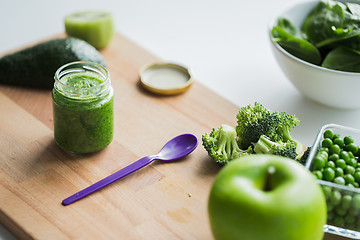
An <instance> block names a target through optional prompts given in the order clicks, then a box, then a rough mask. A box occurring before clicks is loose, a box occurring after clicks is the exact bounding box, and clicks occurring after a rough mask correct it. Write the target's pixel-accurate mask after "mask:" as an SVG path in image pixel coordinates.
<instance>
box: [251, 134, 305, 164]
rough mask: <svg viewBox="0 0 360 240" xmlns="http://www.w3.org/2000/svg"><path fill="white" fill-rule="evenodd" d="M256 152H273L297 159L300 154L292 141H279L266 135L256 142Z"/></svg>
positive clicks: (273, 153)
mask: <svg viewBox="0 0 360 240" xmlns="http://www.w3.org/2000/svg"><path fill="white" fill-rule="evenodd" d="M254 145H255V146H254V152H255V153H256V154H260V153H262V154H272V155H279V156H284V157H288V158H291V159H296V157H297V156H298V154H297V152H296V145H295V143H294V142H292V141H287V142H282V141H277V142H274V141H272V140H271V139H270V138H268V137H267V136H265V135H262V136H261V137H260V138H259V141H258V142H257V143H255V144H254Z"/></svg>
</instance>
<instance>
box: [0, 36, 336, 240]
mask: <svg viewBox="0 0 360 240" xmlns="http://www.w3.org/2000/svg"><path fill="white" fill-rule="evenodd" d="M61 36H63V35H59V36H55V37H61ZM101 53H102V54H103V56H104V57H105V61H106V63H107V68H108V70H109V72H110V75H111V79H112V85H113V88H114V91H115V137H114V140H113V142H112V143H111V144H110V146H109V147H107V148H106V149H105V150H103V151H101V152H98V153H96V154H90V155H81V156H78V155H71V154H67V153H65V152H63V151H62V150H60V149H59V148H58V147H57V146H56V144H55V142H54V139H53V126H52V125H53V123H52V100H51V95H50V91H46V90H34V89H22V88H16V87H9V86H0V222H1V223H2V224H3V225H4V226H5V227H7V228H8V229H9V230H10V231H11V232H12V233H13V234H14V235H16V236H17V237H19V238H20V239H129V240H130V239H154V240H160V239H164V240H169V239H186V240H191V239H201V240H204V239H212V235H211V232H210V228H209V223H208V216H207V209H206V207H207V198H208V193H209V190H210V187H211V184H212V182H213V179H214V177H215V175H216V174H217V172H218V171H219V170H220V168H219V166H218V165H216V164H215V163H213V161H212V160H210V158H209V157H208V156H207V153H206V152H205V150H204V149H203V147H202V146H201V135H202V134H203V133H205V132H210V131H211V129H212V128H213V127H217V126H219V125H220V124H222V123H227V124H231V125H235V124H236V119H235V116H236V113H237V111H238V107H237V106H235V105H233V104H231V103H229V102H228V101H226V100H225V99H223V98H222V97H220V96H218V95H217V94H216V93H214V92H212V91H210V90H209V89H207V88H206V87H205V86H203V85H201V84H200V83H199V82H196V81H195V83H194V84H193V86H192V87H191V88H190V89H189V90H188V91H187V92H185V93H183V94H181V95H176V96H170V97H169V96H168V97H162V96H157V95H154V94H151V93H148V92H146V91H145V90H143V89H142V88H141V87H140V85H139V76H138V71H139V69H140V68H141V67H142V66H144V65H145V64H148V63H152V62H157V61H160V59H159V58H157V57H156V56H154V55H152V54H150V53H148V52H147V51H145V50H144V49H142V48H141V47H139V46H137V45H136V44H134V43H132V42H131V41H129V40H128V39H126V38H124V37H123V36H121V35H119V34H117V35H116V36H115V38H114V39H113V41H112V43H111V45H110V46H109V47H108V48H106V49H105V50H103V51H101ZM195 80H196V76H195ZM245 104H246V105H247V104H250V103H244V105H245ZM182 133H193V134H195V135H196V136H197V137H198V138H199V140H200V141H199V143H200V144H199V146H198V148H197V149H196V150H195V151H194V152H193V153H191V154H190V155H189V156H187V157H185V158H183V159H181V160H179V161H176V162H172V163H163V162H153V163H152V164H150V165H149V166H147V167H145V168H143V169H141V170H139V171H137V172H135V173H133V174H132V175H129V176H128V177H126V178H124V179H122V180H120V181H118V182H115V183H114V184H112V185H110V186H108V187H106V188H105V189H103V190H100V191H99V192H97V193H95V194H93V195H91V196H89V197H87V198H84V199H82V200H80V201H78V202H76V203H74V204H72V205H69V206H66V207H64V206H62V205H61V201H62V200H63V199H64V198H66V197H68V196H69V195H72V194H73V193H75V192H77V191H79V190H81V189H83V188H85V187H87V186H89V185H90V184H92V183H94V182H96V181H98V180H100V179H102V178H104V177H106V176H108V175H109V174H111V173H113V172H115V171H117V170H119V169H120V168H123V167H125V166H126V165H128V164H130V163H132V162H134V161H136V160H137V159H139V158H141V157H143V156H146V155H150V154H155V153H157V152H158V151H159V150H160V149H161V147H162V146H163V144H164V143H165V142H166V141H167V140H169V139H171V138H173V137H174V136H176V135H178V134H182ZM327 239H331V237H329V236H327ZM334 239H335V238H334Z"/></svg>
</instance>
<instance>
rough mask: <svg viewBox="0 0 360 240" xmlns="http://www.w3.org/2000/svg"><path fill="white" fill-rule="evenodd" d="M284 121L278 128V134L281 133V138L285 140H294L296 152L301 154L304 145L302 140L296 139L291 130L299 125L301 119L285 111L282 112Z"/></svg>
mask: <svg viewBox="0 0 360 240" xmlns="http://www.w3.org/2000/svg"><path fill="white" fill-rule="evenodd" d="M280 116H281V119H282V121H280V123H279V124H278V128H277V131H276V132H277V134H278V135H279V139H281V140H282V141H283V142H287V141H290V142H293V143H294V144H295V146H296V153H297V155H299V154H301V153H302V152H303V148H304V146H303V145H302V143H301V142H299V141H297V140H295V139H294V138H293V137H292V136H291V134H290V132H291V130H292V129H293V128H294V127H296V126H297V125H299V122H300V121H299V119H298V118H297V117H296V116H295V115H289V114H287V113H285V112H283V113H280Z"/></svg>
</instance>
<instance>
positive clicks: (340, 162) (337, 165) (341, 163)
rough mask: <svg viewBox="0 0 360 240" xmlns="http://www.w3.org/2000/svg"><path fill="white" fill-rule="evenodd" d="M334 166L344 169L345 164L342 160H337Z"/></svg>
mask: <svg viewBox="0 0 360 240" xmlns="http://www.w3.org/2000/svg"><path fill="white" fill-rule="evenodd" d="M318 164H320V163H318ZM324 165H325V164H324ZM335 165H336V167H339V168H342V169H345V167H346V162H345V160H344V159H339V160H337V161H336V162H335Z"/></svg>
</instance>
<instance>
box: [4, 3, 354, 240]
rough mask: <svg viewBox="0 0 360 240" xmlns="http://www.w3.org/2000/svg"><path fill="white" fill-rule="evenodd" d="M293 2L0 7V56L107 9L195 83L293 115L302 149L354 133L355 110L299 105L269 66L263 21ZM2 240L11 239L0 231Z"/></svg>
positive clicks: (241, 102)
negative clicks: (336, 130) (328, 130)
mask: <svg viewBox="0 0 360 240" xmlns="http://www.w3.org/2000/svg"><path fill="white" fill-rule="evenodd" d="M296 2H299V0H271V1H269V0H258V1H245V0H221V1H215V0H181V1H180V0H178V1H174V0H132V1H131V0H127V1H126V0H113V1H111V0H102V1H98V0H97V1H95V0H86V1H82V0H80V1H69V0H61V1H45V0H33V1H27V0H12V1H5V0H1V3H2V4H1V7H0V29H1V34H0V52H5V51H8V50H11V49H14V48H17V47H20V46H23V45H24V44H28V43H32V42H34V41H38V40H41V39H42V38H45V37H49V36H52V35H55V34H58V33H61V32H63V31H64V24H63V18H64V16H65V15H67V14H69V13H72V12H75V11H79V10H88V9H104V10H108V11H110V12H112V13H113V14H114V18H115V25H116V31H117V32H119V33H121V34H123V35H124V36H126V37H128V38H129V39H131V40H132V41H134V42H136V43H138V44H139V45H141V46H142V47H144V48H145V49H147V50H148V51H150V52H152V53H154V54H155V55H157V56H159V57H160V58H162V59H164V60H166V61H173V62H178V63H181V64H184V65H186V66H188V67H189V68H190V69H191V70H192V71H193V72H194V75H195V79H196V81H199V82H201V83H202V84H204V85H206V86H207V87H209V88H211V89H213V90H214V91H215V92H216V93H218V94H219V95H221V96H223V97H225V98H226V99H228V100H229V101H231V102H232V103H234V104H236V105H237V106H239V107H242V106H245V105H248V104H253V103H254V102H255V101H258V102H260V103H262V104H263V105H265V106H266V107H268V108H269V109H272V110H276V111H285V112H288V113H291V114H295V115H296V116H297V117H298V118H299V119H300V122H301V123H300V125H299V126H298V127H296V128H295V129H294V130H293V136H294V137H295V138H296V139H298V140H300V141H301V142H303V143H304V145H307V146H310V145H312V143H313V139H314V137H315V135H316V134H317V132H318V130H319V128H320V127H321V126H322V125H324V124H326V123H338V124H342V125H346V126H350V127H354V128H360V121H359V119H360V118H359V117H360V110H351V111H349V110H347V111H345V110H339V109H332V108H329V107H325V106H322V105H319V104H317V103H314V102H312V101H309V100H307V99H306V98H304V97H303V96H302V95H301V94H300V93H299V92H298V91H297V90H296V89H295V88H294V87H293V85H292V84H291V83H290V82H289V81H288V80H287V79H286V77H285V76H284V74H283V73H282V72H281V70H280V68H279V67H278V65H277V63H276V62H275V59H274V57H273V54H272V52H271V49H270V42H269V38H268V31H267V30H268V29H267V28H268V22H269V21H270V19H271V18H272V17H273V16H274V15H275V14H277V13H279V12H281V11H282V10H284V9H285V8H287V7H288V6H290V5H292V4H293V3H296ZM355 100H357V98H356V97H355V96H354V101H355ZM235 115H236V113H234V118H235ZM232 120H233V119H231V120H229V121H232ZM214 127H217V126H214ZM0 194H1V193H0ZM3 239H7V240H8V239H15V237H14V236H13V235H11V234H10V233H9V232H8V231H7V230H6V229H5V228H4V227H1V225H0V240H3Z"/></svg>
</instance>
